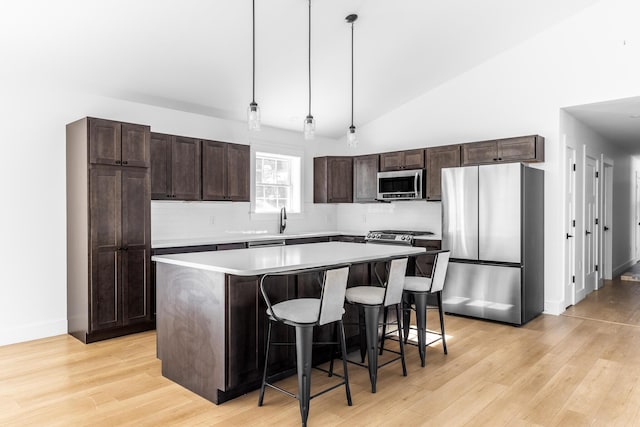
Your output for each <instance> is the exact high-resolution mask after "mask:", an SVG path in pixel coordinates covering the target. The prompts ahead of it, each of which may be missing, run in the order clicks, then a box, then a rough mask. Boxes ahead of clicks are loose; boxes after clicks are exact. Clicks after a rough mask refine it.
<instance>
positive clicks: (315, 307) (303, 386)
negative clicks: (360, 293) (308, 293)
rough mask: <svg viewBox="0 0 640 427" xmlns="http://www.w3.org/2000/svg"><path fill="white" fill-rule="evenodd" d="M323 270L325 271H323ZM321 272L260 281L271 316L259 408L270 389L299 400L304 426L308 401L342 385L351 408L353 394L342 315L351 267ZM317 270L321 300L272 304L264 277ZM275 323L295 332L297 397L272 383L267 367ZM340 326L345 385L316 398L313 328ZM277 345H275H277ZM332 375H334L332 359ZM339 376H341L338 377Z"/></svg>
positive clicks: (303, 299)
mask: <svg viewBox="0 0 640 427" xmlns="http://www.w3.org/2000/svg"><path fill="white" fill-rule="evenodd" d="M322 270H324V269H322ZM322 270H319V269H307V270H299V271H296V272H287V273H276V274H267V275H264V276H263V277H262V279H261V280H260V292H261V293H262V296H263V298H264V300H265V302H266V304H267V316H268V317H269V328H268V332H267V348H266V355H265V362H264V372H263V375H262V385H261V387H260V397H259V399H258V406H262V403H263V401H264V391H265V388H266V387H267V386H268V387H271V388H273V389H275V390H278V391H280V392H282V393H284V394H286V395H288V396H290V397H294V398H296V399H298V401H299V404H300V415H301V417H302V425H303V426H306V425H307V418H308V417H309V401H310V400H311V399H313V398H314V397H317V396H319V395H321V394H323V393H326V392H328V391H330V390H333V389H335V388H337V387H340V386H342V385H344V386H345V391H346V395H347V404H348V405H349V406H351V405H352V402H351V391H350V389H349V376H348V373H347V359H346V354H347V351H346V343H345V336H344V326H343V323H342V315H343V314H344V298H345V291H346V288H347V278H348V276H349V266H340V267H339V268H332V269H330V270H326V271H322ZM314 271H317V272H318V273H320V274H322V291H321V295H320V298H296V299H290V300H286V301H283V302H280V303H278V304H273V305H272V304H271V301H270V300H269V296H268V293H267V290H266V285H265V283H266V282H265V278H267V277H270V276H273V275H279V274H280V275H282V274H286V275H289V274H300V273H309V272H314ZM274 322H279V323H282V324H285V325H288V326H292V327H294V328H295V331H296V341H295V346H296V365H297V372H298V394H297V395H295V394H293V393H290V392H288V391H287V390H284V389H282V388H280V387H277V386H276V385H274V384H271V383H270V382H269V378H268V376H267V368H268V363H269V349H270V347H271V344H272V343H271V328H272V326H273V323H274ZM334 322H335V323H337V326H338V335H339V342H340V347H341V351H342V366H343V369H344V375H343V377H342V378H343V380H342V382H340V383H338V384H335V385H333V386H331V387H329V388H327V389H325V390H323V391H321V392H319V393H316V394H315V395H313V396H311V365H312V360H311V358H312V347H313V327H314V326H322V325H326V324H329V323H334ZM274 344H275V343H274ZM329 375H330V376H331V375H334V374H333V360H332V361H331V368H330V372H329ZM335 375H336V376H339V375H337V374H335Z"/></svg>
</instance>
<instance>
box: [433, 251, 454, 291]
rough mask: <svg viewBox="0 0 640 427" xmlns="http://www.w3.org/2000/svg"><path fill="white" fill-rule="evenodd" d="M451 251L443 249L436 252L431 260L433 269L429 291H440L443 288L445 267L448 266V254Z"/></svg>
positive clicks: (445, 273) (445, 275) (445, 274)
mask: <svg viewBox="0 0 640 427" xmlns="http://www.w3.org/2000/svg"><path fill="white" fill-rule="evenodd" d="M450 255H451V252H449V251H443V252H438V253H437V254H436V257H435V260H434V261H433V270H432V272H431V290H430V292H440V291H441V290H442V288H444V280H445V278H446V277H447V268H448V267H449V256H450Z"/></svg>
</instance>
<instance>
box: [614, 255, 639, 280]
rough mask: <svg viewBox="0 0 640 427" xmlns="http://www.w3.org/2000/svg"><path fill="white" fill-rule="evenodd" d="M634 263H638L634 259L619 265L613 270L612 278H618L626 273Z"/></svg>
mask: <svg viewBox="0 0 640 427" xmlns="http://www.w3.org/2000/svg"><path fill="white" fill-rule="evenodd" d="M636 262H638V260H636V259H630V260H629V261H627V262H625V263H624V264H622V265H619V266H618V267H616V268H615V269H614V270H613V274H612V277H614V278H616V277H618V276H621V275H622V273H624V272H625V271H627V270H628V269H630V268H631V267H632V266H633V265H634V264H635V263H636Z"/></svg>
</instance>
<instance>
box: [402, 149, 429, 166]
mask: <svg viewBox="0 0 640 427" xmlns="http://www.w3.org/2000/svg"><path fill="white" fill-rule="evenodd" d="M402 168H403V169H423V168H424V150H423V149H419V150H407V151H405V152H404V164H403V165H402Z"/></svg>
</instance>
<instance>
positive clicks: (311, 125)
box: [304, 0, 316, 140]
mask: <svg viewBox="0 0 640 427" xmlns="http://www.w3.org/2000/svg"><path fill="white" fill-rule="evenodd" d="M315 132H316V122H315V119H314V118H313V115H312V114H311V0H309V114H307V117H305V119H304V139H306V140H310V139H313V138H314V136H315Z"/></svg>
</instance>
